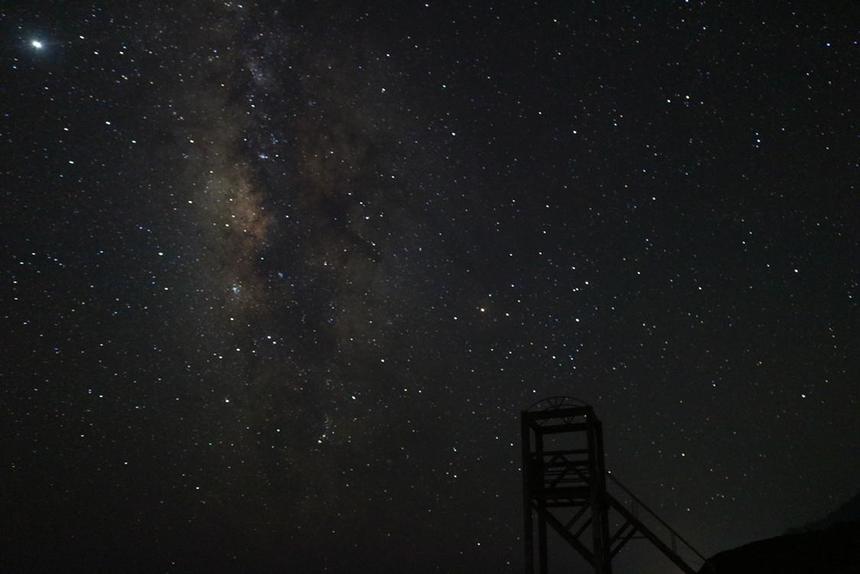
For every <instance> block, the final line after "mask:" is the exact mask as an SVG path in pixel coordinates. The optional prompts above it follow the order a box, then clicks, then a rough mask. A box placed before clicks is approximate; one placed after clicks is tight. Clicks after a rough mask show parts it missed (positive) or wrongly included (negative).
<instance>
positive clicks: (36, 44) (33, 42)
mask: <svg viewBox="0 0 860 574" xmlns="http://www.w3.org/2000/svg"><path fill="white" fill-rule="evenodd" d="M30 45H31V46H33V47H34V48H36V49H37V50H41V49H42V48H44V47H45V45H44V44H43V43H42V42H41V41H39V40H30Z"/></svg>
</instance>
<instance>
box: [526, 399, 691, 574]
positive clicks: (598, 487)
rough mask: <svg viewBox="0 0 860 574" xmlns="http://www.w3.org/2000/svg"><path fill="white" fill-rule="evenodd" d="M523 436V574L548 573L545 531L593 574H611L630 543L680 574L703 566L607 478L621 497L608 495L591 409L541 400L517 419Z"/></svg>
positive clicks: (574, 402)
mask: <svg viewBox="0 0 860 574" xmlns="http://www.w3.org/2000/svg"><path fill="white" fill-rule="evenodd" d="M521 430H522V450H523V467H522V468H523V508H524V520H525V536H524V544H525V571H526V574H535V565H536V564H537V568H538V570H537V572H538V574H547V573H548V572H549V562H548V558H549V557H548V552H547V533H548V529H549V528H552V530H553V531H555V532H556V533H557V534H558V535H559V536H560V537H561V538H562V539H563V540H564V541H566V542H567V543H568V544H570V546H572V547H573V548H574V549H575V550H576V551H577V552H578V553H579V554H580V555H581V556H582V557H583V558H585V560H586V561H587V562H588V563H589V564H590V565H591V566H592V568H593V571H594V572H595V573H597V574H611V572H612V558H613V557H614V556H615V555H616V554H618V552H619V551H621V549H622V548H623V547H624V545H625V544H627V542H629V541H630V540H631V539H633V538H644V539H647V540H649V541H650V542H651V543H652V544H653V545H654V546H655V547H656V548H657V549H658V550H660V551H661V552H662V553H663V554H664V555H665V556H666V557H667V558H669V560H671V561H672V562H673V563H674V564H675V565H676V566H677V567H678V568H679V569H680V570H681V571H682V572H685V573H686V574H696V570H695V569H694V568H693V567H692V566H690V565H689V563H688V562H689V561H691V560H690V557H692V559H694V560H696V561H701V562H704V560H705V558H704V557H703V556H702V555H701V554H700V553H699V552H698V551H697V550H696V549H695V548H693V547H692V546H691V545H690V544H689V543H688V542H687V541H686V540H684V539H683V538H682V537H681V536H680V535H679V534H678V533H677V532H675V531H674V530H673V529H672V528H671V527H669V525H668V524H666V523H665V522H664V521H663V520H661V519H660V518H659V517H658V516H657V515H656V514H654V512H653V511H652V510H651V509H649V508H648V507H647V506H645V504H644V503H643V502H642V501H641V500H639V499H638V498H637V497H636V496H634V495H633V493H632V492H630V491H629V490H628V489H627V488H626V487H624V486H623V485H621V483H619V482H618V481H617V480H616V479H615V478H614V477H613V476H612V475H608V476H609V479H610V481H611V484H612V485H613V488H617V489H619V494H618V496H613V494H612V493H610V492H609V491H608V490H607V473H606V468H605V466H604V455H603V430H602V427H601V424H600V421H599V420H598V419H597V417H596V416H595V415H594V410H593V409H592V408H591V407H590V406H589V405H587V404H585V403H583V402H581V401H578V400H576V399H573V398H570V397H551V398H549V399H545V400H543V401H540V402H538V403H536V404H535V405H533V406H532V407H531V408H529V409H528V410H526V411H523V412H522V417H521ZM619 498H620V499H626V500H627V501H628V505H625V504H623V503H622V502H620V500H619ZM610 511H613V512H612V513H610ZM535 527H537V528H535ZM610 531H611V532H612V534H611V535H610ZM586 533H588V534H586ZM535 534H537V541H535ZM584 535H585V536H584ZM535 542H537V544H535ZM679 543H680V545H681V546H680V547H679ZM681 552H683V553H685V554H686V555H688V557H687V558H686V559H685V558H684V557H682V556H681Z"/></svg>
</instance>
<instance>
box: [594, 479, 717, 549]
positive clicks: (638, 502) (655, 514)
mask: <svg viewBox="0 0 860 574" xmlns="http://www.w3.org/2000/svg"><path fill="white" fill-rule="evenodd" d="M606 476H608V477H609V479H610V480H611V481H612V482H613V483H615V485H617V486H618V487H619V488H621V490H623V491H624V493H625V494H626V495H627V496H629V497H630V498H631V500H633V501H635V502H636V504H638V505H639V507H640V508H643V509H645V511H646V512H648V513H649V514H650V515H651V516H653V517H654V518H656V519H657V522H659V523H660V524H661V525H662V526H664V527H665V528H666V529H667V530H668V531H669V532H670V533H671V534H672V536H674V537H675V538H677V539H678V540H680V541H681V542H682V543H683V544H684V546H686V547H687V548H688V549H690V550H692V551H693V554H695V555H696V556H698V557H699V559H701V560H702V561H703V562H707V560H708V559H707V558H705V557H704V556H702V553H701V552H699V551H698V550H696V547H695V546H693V545H692V544H690V543H689V542H687V540H686V539H685V538H684V537H683V536H681V535H680V534H679V533H678V531H677V530H675V529H674V528H672V527H671V526H669V525H668V524H667V523H666V521H665V520H663V519H662V518H660V517H659V516H657V513H656V512H654V511H653V510H651V508H650V507H649V506H648V505H647V504H645V503H644V502H642V500H641V499H640V498H639V497H638V496H636V495H635V494H633V492H631V491H630V489H629V488H627V487H626V486H624V485H623V484H622V483H621V481H620V480H618V479H617V478H615V476H614V475H613V474H612V472H611V471H607V472H606Z"/></svg>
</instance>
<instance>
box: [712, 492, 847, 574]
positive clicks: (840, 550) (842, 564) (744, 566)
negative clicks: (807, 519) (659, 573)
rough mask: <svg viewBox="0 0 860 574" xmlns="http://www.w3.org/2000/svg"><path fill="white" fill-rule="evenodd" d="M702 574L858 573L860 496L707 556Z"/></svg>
mask: <svg viewBox="0 0 860 574" xmlns="http://www.w3.org/2000/svg"><path fill="white" fill-rule="evenodd" d="M699 572H701V573H702V574H726V573H732V574H747V573H749V574H752V573H755V574H856V573H857V572H860V494H858V495H856V496H854V498H852V499H850V500H849V501H848V502H846V503H845V504H843V505H842V506H840V507H839V508H838V509H836V510H835V511H833V512H831V513H830V514H828V515H827V516H825V517H824V518H823V519H821V520H819V521H816V522H812V523H810V524H807V525H805V526H804V527H802V528H800V529H794V530H790V531H789V532H788V533H787V534H785V535H783V536H777V537H776V538H770V539H767V540H759V541H757V542H752V543H750V544H746V545H744V546H740V547H738V548H734V549H732V550H726V551H725V552H720V553H719V554H717V555H715V556H713V557H711V558H710V559H708V561H707V562H706V563H705V565H704V566H703V567H702V569H701V570H700V571H699Z"/></svg>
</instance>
